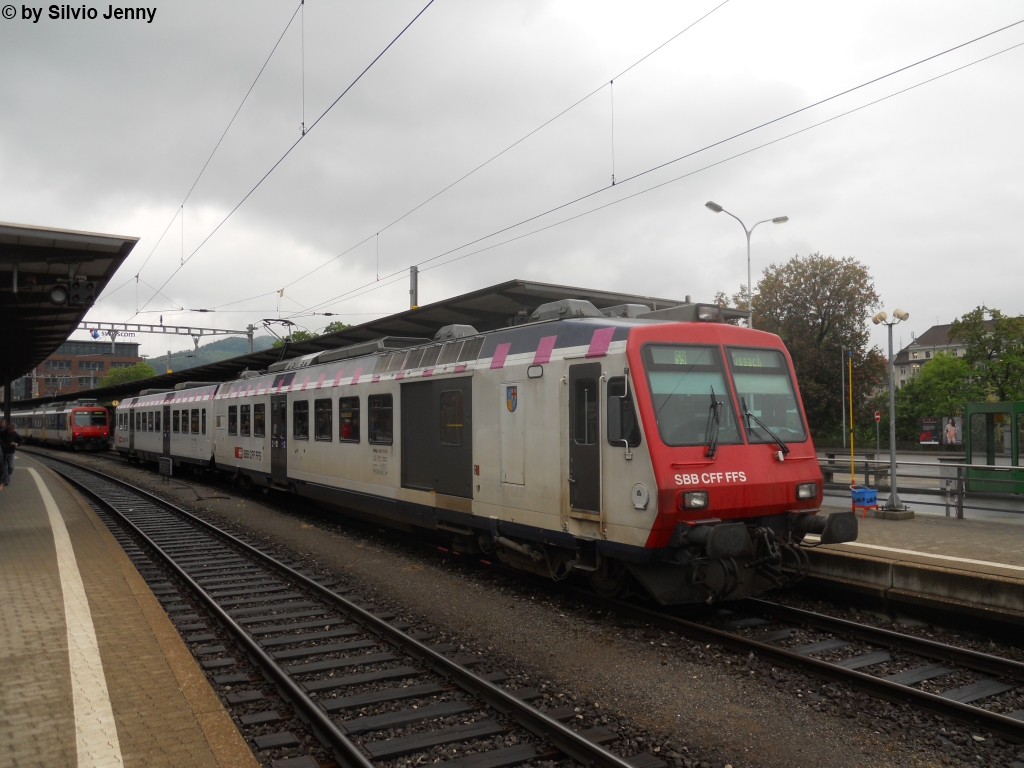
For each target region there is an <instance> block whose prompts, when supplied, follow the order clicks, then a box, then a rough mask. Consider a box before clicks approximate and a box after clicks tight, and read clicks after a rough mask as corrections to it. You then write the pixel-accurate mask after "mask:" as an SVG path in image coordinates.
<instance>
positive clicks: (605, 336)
mask: <svg viewBox="0 0 1024 768" xmlns="http://www.w3.org/2000/svg"><path fill="white" fill-rule="evenodd" d="M614 335H615V329H614V328H598V329H597V330H596V331H594V335H593V337H591V339H590V349H588V350H587V357H604V356H605V355H607V354H608V347H609V346H610V345H611V343H612V336H614Z"/></svg>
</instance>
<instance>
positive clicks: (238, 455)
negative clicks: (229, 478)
mask: <svg viewBox="0 0 1024 768" xmlns="http://www.w3.org/2000/svg"><path fill="white" fill-rule="evenodd" d="M235 458H236V459H240V458H242V449H241V448H235Z"/></svg>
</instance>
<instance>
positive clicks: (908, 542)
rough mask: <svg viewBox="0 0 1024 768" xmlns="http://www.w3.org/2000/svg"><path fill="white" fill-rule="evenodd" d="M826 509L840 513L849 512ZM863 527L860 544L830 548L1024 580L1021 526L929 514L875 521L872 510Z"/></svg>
mask: <svg viewBox="0 0 1024 768" xmlns="http://www.w3.org/2000/svg"><path fill="white" fill-rule="evenodd" d="M825 509H826V511H838V510H839V509H844V510H845V509H847V508H840V507H826V508H825ZM858 524H859V526H860V530H859V533H858V536H857V541H856V542H855V543H853V544H838V545H833V546H832V547H830V549H838V550H845V551H848V552H855V553H857V554H860V555H870V556H872V557H883V558H886V559H892V560H901V561H908V562H916V563H923V564H925V565H939V566H946V567H950V568H957V569H959V570H966V571H974V572H976V573H990V574H993V575H997V576H1007V577H1009V578H1016V579H1021V578H1024V529H1022V528H1021V527H1020V526H1017V525H1007V524H1005V523H1002V522H993V521H989V520H957V519H956V518H954V517H933V516H925V515H918V516H915V517H914V518H913V519H912V520H879V519H877V518H874V517H872V516H871V512H870V511H869V512H868V516H867V517H866V518H861V517H859V516H858ZM894 550H910V551H911V552H906V551H903V552H900V551H894ZM912 552H917V553H930V554H932V555H938V556H939V557H928V556H924V555H922V554H912ZM971 561H976V562H971ZM1001 566H1003V567H1001Z"/></svg>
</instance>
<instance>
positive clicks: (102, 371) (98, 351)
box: [12, 341, 142, 400]
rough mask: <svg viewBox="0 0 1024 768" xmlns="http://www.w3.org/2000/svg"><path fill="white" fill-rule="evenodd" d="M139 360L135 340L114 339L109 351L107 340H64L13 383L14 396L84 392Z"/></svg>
mask: <svg viewBox="0 0 1024 768" xmlns="http://www.w3.org/2000/svg"><path fill="white" fill-rule="evenodd" d="M140 362H142V358H141V357H139V345H138V344H137V343H132V342H116V343H115V344H114V349H113V353H111V349H110V342H108V341H65V342H64V343H63V344H61V345H60V346H59V347H58V348H57V351H56V352H54V353H53V354H52V355H50V356H49V357H48V358H47V359H46V360H44V361H43V362H42V364H40V365H39V366H37V367H36V369H35V370H33V371H30V372H29V373H28V374H26V375H25V376H22V377H21V378H20V379H16V380H15V381H14V382H13V385H12V390H13V393H12V394H13V398H14V399H15V400H28V399H30V398H32V397H42V396H44V395H58V394H66V393H68V392H85V391H88V390H90V389H94V388H95V387H98V386H99V384H100V381H101V380H102V379H103V377H104V376H106V375H107V374H108V373H110V371H111V370H113V369H115V368H129V367H131V366H133V365H135V364H136V363H140Z"/></svg>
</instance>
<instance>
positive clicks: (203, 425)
mask: <svg viewBox="0 0 1024 768" xmlns="http://www.w3.org/2000/svg"><path fill="white" fill-rule="evenodd" d="M202 419H203V421H202V429H203V434H204V435H205V434H206V409H205V408H203V416H202Z"/></svg>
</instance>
